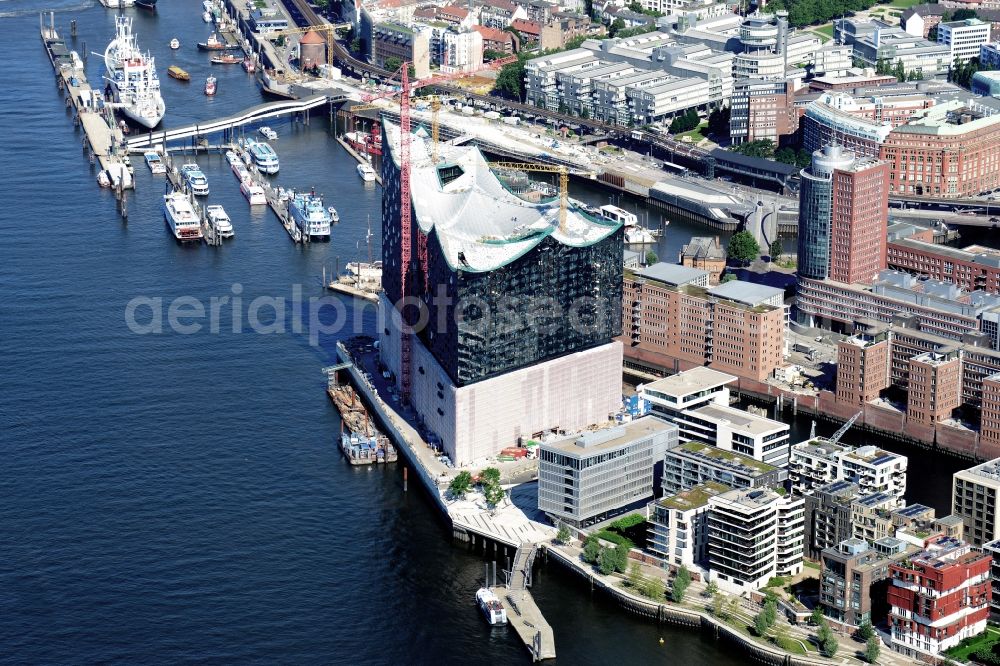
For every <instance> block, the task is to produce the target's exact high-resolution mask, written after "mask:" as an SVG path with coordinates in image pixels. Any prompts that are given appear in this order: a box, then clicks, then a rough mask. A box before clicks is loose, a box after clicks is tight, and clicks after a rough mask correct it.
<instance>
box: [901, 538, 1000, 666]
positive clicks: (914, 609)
mask: <svg viewBox="0 0 1000 666" xmlns="http://www.w3.org/2000/svg"><path fill="white" fill-rule="evenodd" d="M990 560H991V558H990V555H989V554H986V553H982V552H979V551H976V550H973V548H972V546H970V545H969V544H967V543H964V542H962V541H959V540H957V539H952V538H950V537H943V536H942V537H937V538H936V539H932V540H930V542H929V543H928V544H927V546H926V548H924V549H923V550H922V551H920V552H918V553H914V554H912V555H910V556H909V557H907V558H906V559H904V560H902V561H898V562H893V563H892V564H890V565H889V570H890V571H891V575H892V585H891V586H890V588H889V606H890V610H889V625H890V628H891V645H892V649H893V650H894V651H896V652H899V653H901V654H904V655H906V656H908V657H913V658H916V659H923V660H927V659H930V658H936V657H937V656H938V655H939V654H940V653H941V652H942V651H944V650H947V649H948V648H950V647H953V646H955V645H958V644H959V643H960V642H961V641H962V639H964V638H969V637H971V636H976V635H978V634H980V633H982V632H983V631H985V629H986V621H987V619H988V617H989V613H990V611H989V602H990V598H991V592H990Z"/></svg>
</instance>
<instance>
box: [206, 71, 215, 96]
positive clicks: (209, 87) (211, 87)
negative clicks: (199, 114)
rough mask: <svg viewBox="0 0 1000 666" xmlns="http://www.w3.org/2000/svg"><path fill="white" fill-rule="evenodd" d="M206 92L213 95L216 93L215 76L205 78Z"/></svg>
mask: <svg viewBox="0 0 1000 666" xmlns="http://www.w3.org/2000/svg"><path fill="white" fill-rule="evenodd" d="M205 94H206V95H208V96H209V97H211V96H212V95H214V94H215V77H214V76H210V77H208V78H207V79H205Z"/></svg>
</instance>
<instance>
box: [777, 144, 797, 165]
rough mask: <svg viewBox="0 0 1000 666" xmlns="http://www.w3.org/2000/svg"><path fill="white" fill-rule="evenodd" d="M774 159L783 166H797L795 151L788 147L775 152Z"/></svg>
mask: <svg viewBox="0 0 1000 666" xmlns="http://www.w3.org/2000/svg"><path fill="white" fill-rule="evenodd" d="M774 159H775V160H777V161H778V162H781V163H783V164H795V160H796V155H795V151H794V150H792V149H791V148H789V147H787V146H785V147H784V148H779V149H778V150H776V151H775V152H774Z"/></svg>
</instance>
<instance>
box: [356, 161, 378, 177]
mask: <svg viewBox="0 0 1000 666" xmlns="http://www.w3.org/2000/svg"><path fill="white" fill-rule="evenodd" d="M358 175H359V176H361V180H363V181H365V182H371V181H373V180H375V169H373V168H372V165H371V164H367V163H366V162H361V163H360V164H358Z"/></svg>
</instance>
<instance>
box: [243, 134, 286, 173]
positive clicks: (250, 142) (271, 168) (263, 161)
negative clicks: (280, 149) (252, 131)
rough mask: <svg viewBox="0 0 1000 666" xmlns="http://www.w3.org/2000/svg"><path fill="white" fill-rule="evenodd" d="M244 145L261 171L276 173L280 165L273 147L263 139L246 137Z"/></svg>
mask: <svg viewBox="0 0 1000 666" xmlns="http://www.w3.org/2000/svg"><path fill="white" fill-rule="evenodd" d="M246 147H247V150H248V151H249V152H250V156H251V157H252V158H253V161H254V164H256V165H257V168H258V169H260V172H261V173H268V174H271V173H278V168H279V166H280V165H279V162H278V154H277V153H275V152H274V148H271V146H269V145H268V144H266V143H264V142H263V141H256V140H254V139H247V143H246Z"/></svg>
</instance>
